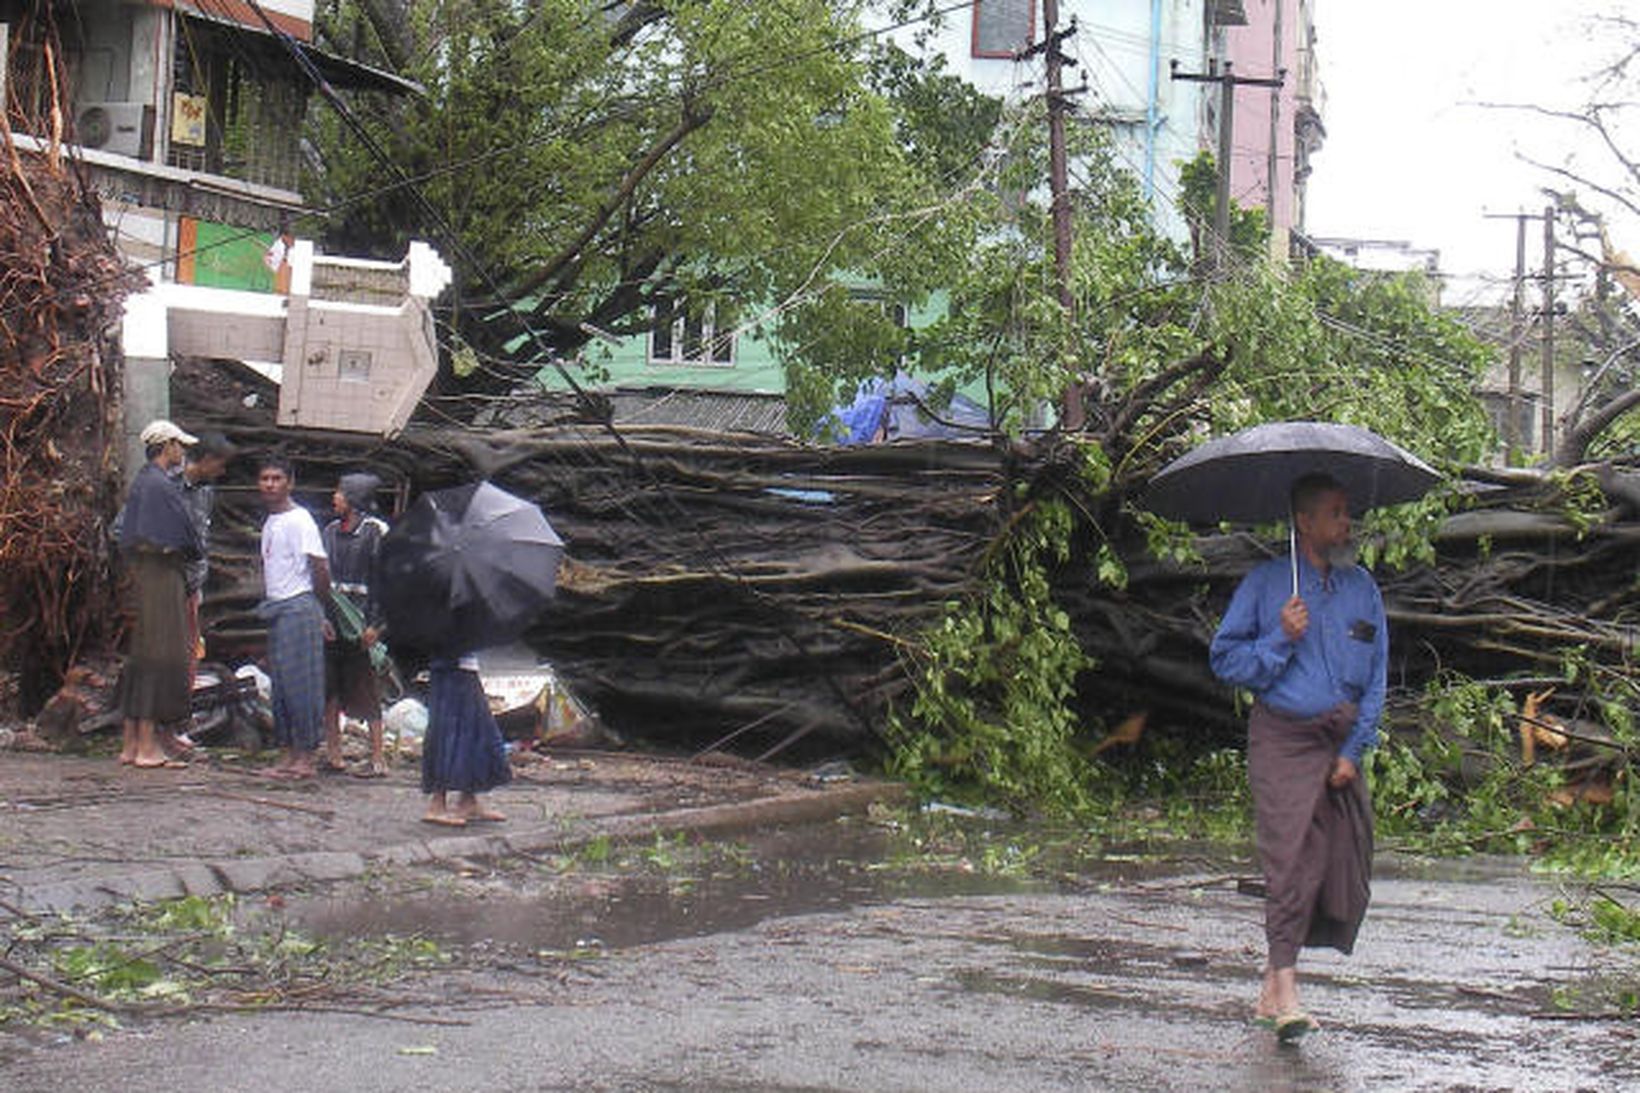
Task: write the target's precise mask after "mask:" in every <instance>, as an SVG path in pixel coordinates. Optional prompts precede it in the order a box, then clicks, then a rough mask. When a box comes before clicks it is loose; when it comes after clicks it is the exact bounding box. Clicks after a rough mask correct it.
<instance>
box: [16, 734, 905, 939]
mask: <svg viewBox="0 0 1640 1093" xmlns="http://www.w3.org/2000/svg"><path fill="white" fill-rule="evenodd" d="M240 767H241V764H239V763H229V762H221V763H218V762H213V761H202V762H196V763H195V764H194V765H193V766H191V767H189V768H188V769H186V770H154V771H138V770H132V769H130V768H121V767H119V766H118V765H117V764H116V763H115V762H114V761H113V760H112V759H80V758H68V757H62V756H55V755H38V754H23V753H15V752H12V753H0V901H3V902H4V903H5V904H11V905H12V906H13V907H14V908H20V909H23V910H26V911H29V912H39V911H58V910H69V909H72V908H93V907H98V906H103V905H107V904H110V903H116V902H124V901H129V900H159V899H170V898H175V897H179V896H185V895H202V896H207V895H216V894H219V893H223V892H253V891H259V890H263V889H268V888H277V887H281V886H285V885H296V884H302V883H310V882H324V881H335V880H342V879H346V878H349V877H355V876H358V875H360V874H362V873H364V872H365V871H367V870H369V869H370V868H371V867H372V866H380V865H391V864H412V863H417V862H428V861H434V860H438V859H441V858H488V857H498V856H502V855H506V854H515V853H536V852H552V851H555V850H561V849H567V848H570V847H574V846H577V845H580V844H583V843H585V842H587V841H589V840H592V839H595V838H599V837H605V838H610V839H634V838H649V837H653V836H654V835H656V834H661V833H667V832H677V831H702V832H723V831H729V830H734V829H745V828H751V827H758V826H764V825H769V824H776V823H795V822H805V821H813V820H820V819H826V818H830V817H833V816H836V815H840V814H842V813H846V812H852V811H859V810H863V809H864V808H866V807H867V806H868V805H869V804H871V803H872V802H875V801H885V800H893V799H898V798H899V797H900V796H902V794H903V788H902V787H901V786H899V785H897V784H895V783H891V782H877V781H863V780H862V781H850V782H841V783H827V784H821V783H819V782H817V781H816V780H814V779H813V778H811V777H809V776H807V775H805V774H802V773H800V772H794V771H786V770H780V769H777V768H772V767H760V766H754V765H751V764H741V763H733V764H730V765H703V764H696V763H690V762H686V761H683V760H679V759H666V758H656V757H647V756H638V755H631V754H623V753H577V754H575V755H560V756H554V757H551V758H548V759H547V760H545V761H543V762H536V763H532V764H530V765H528V766H524V767H520V768H515V770H514V774H515V778H514V781H513V782H512V784H511V785H509V786H506V787H504V788H503V789H500V790H497V791H496V792H495V793H494V794H491V795H487V796H486V800H489V801H491V802H492V803H493V804H494V805H495V806H496V807H497V808H499V809H500V810H501V811H502V812H505V813H506V814H507V815H508V817H509V821H508V822H507V823H505V824H495V825H482V826H481V825H476V824H475V825H472V826H470V827H467V828H465V829H451V828H439V827H434V826H431V825H428V824H423V823H421V822H420V817H421V814H422V810H423V809H424V807H425V798H423V796H422V794H421V789H420V784H419V774H418V771H417V769H416V767H415V766H414V765H413V764H400V765H398V766H395V767H394V768H393V771H392V773H391V774H390V775H389V777H387V778H384V779H379V780H360V779H355V778H350V777H347V776H345V775H327V776H324V777H321V778H319V779H317V780H315V781H313V782H309V783H305V784H291V783H286V782H276V781H271V780H268V779H265V778H261V777H258V776H256V775H254V774H253V773H250V772H248V771H246V770H243V769H240Z"/></svg>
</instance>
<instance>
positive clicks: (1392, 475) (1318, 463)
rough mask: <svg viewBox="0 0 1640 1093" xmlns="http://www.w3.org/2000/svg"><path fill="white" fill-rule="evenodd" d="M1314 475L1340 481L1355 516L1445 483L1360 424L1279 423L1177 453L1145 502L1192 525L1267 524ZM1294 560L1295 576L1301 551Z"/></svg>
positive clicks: (1285, 513) (1278, 516)
mask: <svg viewBox="0 0 1640 1093" xmlns="http://www.w3.org/2000/svg"><path fill="white" fill-rule="evenodd" d="M1317 472H1319V473H1322V474H1328V475H1331V476H1332V477H1333V478H1335V479H1337V480H1338V481H1339V483H1340V484H1341V485H1343V487H1344V491H1345V492H1346V493H1347V494H1348V495H1349V500H1350V510H1351V511H1352V512H1354V513H1356V514H1357V515H1359V514H1360V513H1363V512H1365V511H1367V510H1368V509H1373V508H1379V507H1381V506H1383V505H1398V504H1400V503H1402V502H1403V501H1416V500H1417V499H1418V498H1420V497H1422V496H1423V495H1424V494H1426V493H1428V492H1429V491H1430V489H1431V488H1433V487H1434V485H1435V484H1436V483H1437V482H1439V481H1440V480H1441V476H1440V475H1439V474H1438V473H1437V472H1436V471H1435V470H1434V469H1433V468H1431V467H1430V466H1429V465H1428V464H1427V463H1425V462H1424V461H1423V460H1421V459H1419V458H1418V457H1417V456H1415V455H1413V454H1412V453H1410V452H1408V451H1406V450H1405V449H1403V448H1400V447H1398V446H1396V445H1394V444H1392V443H1390V442H1389V441H1387V440H1385V439H1384V438H1383V437H1381V436H1379V435H1378V434H1377V433H1374V432H1373V431H1371V430H1370V429H1363V428H1361V427H1360V426H1359V425H1334V424H1331V423H1329V422H1323V421H1276V422H1270V423H1268V424H1265V425H1255V426H1253V427H1252V428H1251V429H1243V430H1242V431H1241V432H1239V433H1234V434H1232V435H1230V436H1224V437H1219V438H1217V439H1215V440H1209V441H1208V442H1207V443H1206V444H1203V445H1202V446H1201V447H1199V448H1196V449H1195V450H1194V451H1191V452H1188V453H1186V454H1184V455H1182V456H1180V457H1179V458H1178V459H1175V460H1174V461H1173V462H1171V463H1169V464H1168V465H1167V466H1166V467H1163V468H1162V469H1161V471H1160V472H1158V473H1157V475H1156V477H1154V478H1152V479H1151V480H1150V485H1149V486H1148V487H1146V489H1145V492H1144V496H1143V498H1142V500H1143V503H1144V505H1145V507H1146V508H1148V509H1150V510H1151V511H1152V512H1155V513H1157V514H1158V515H1161V516H1166V517H1169V518H1171V519H1174V520H1184V521H1186V522H1188V523H1192V524H1216V523H1219V522H1220V521H1228V522H1230V523H1237V524H1262V523H1270V522H1272V521H1275V520H1281V519H1284V518H1286V517H1287V516H1288V515H1289V513H1288V494H1289V492H1290V490H1291V489H1292V485H1293V483H1294V482H1295V481H1297V480H1298V479H1300V478H1302V477H1303V476H1304V475H1306V474H1312V473H1317ZM1293 564H1294V566H1295V574H1296V566H1297V557H1296V553H1295V557H1294V563H1293ZM1294 585H1295V588H1296V585H1297V578H1296V576H1295V578H1294Z"/></svg>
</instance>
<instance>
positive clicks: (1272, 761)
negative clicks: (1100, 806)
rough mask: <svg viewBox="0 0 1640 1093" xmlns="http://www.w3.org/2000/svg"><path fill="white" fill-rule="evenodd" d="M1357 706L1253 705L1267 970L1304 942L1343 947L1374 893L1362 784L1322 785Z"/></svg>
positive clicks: (1292, 960) (1252, 772) (1251, 757)
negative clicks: (1289, 712)
mask: <svg viewBox="0 0 1640 1093" xmlns="http://www.w3.org/2000/svg"><path fill="white" fill-rule="evenodd" d="M1355 713H1356V711H1355V707H1354V706H1353V705H1351V704H1349V703H1344V704H1342V705H1340V706H1336V707H1334V708H1333V709H1331V710H1328V711H1327V712H1326V713H1324V714H1321V715H1319V716H1316V717H1311V718H1304V719H1297V718H1292V717H1288V716H1286V715H1284V714H1282V713H1280V712H1278V711H1276V710H1272V709H1270V708H1269V707H1268V706H1266V705H1264V704H1263V703H1262V702H1261V703H1257V704H1255V705H1254V707H1253V713H1252V716H1251V717H1250V718H1249V720H1248V725H1247V731H1248V735H1247V774H1248V779H1249V781H1250V782H1251V785H1252V790H1253V812H1254V820H1255V837H1256V839H1257V842H1258V853H1259V861H1260V864H1261V865H1262V866H1263V868H1264V883H1265V887H1266V894H1265V897H1264V935H1265V940H1266V941H1267V942H1268V944H1269V950H1270V966H1271V967H1273V968H1290V967H1292V966H1293V965H1295V964H1297V963H1298V950H1299V949H1300V948H1301V947H1310V948H1316V947H1327V948H1333V949H1337V950H1338V951H1339V952H1342V953H1348V952H1350V951H1351V950H1352V949H1353V948H1354V947H1355V935H1356V933H1357V932H1358V931H1359V930H1360V928H1361V920H1362V919H1363V918H1364V917H1365V916H1366V913H1367V901H1368V900H1369V899H1370V898H1371V895H1372V889H1371V882H1372V805H1371V801H1370V799H1369V797H1368V795H1367V787H1366V780H1365V779H1364V778H1356V779H1355V781H1353V782H1351V783H1350V784H1349V785H1347V786H1345V787H1344V788H1343V789H1333V788H1331V787H1330V786H1328V785H1327V775H1328V774H1329V773H1331V771H1332V764H1333V760H1334V759H1336V758H1337V757H1338V752H1339V749H1341V748H1342V747H1343V746H1344V741H1345V740H1346V739H1348V737H1349V734H1350V729H1351V728H1352V727H1353V726H1354V724H1355Z"/></svg>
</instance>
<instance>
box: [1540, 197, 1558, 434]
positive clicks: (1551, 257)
mask: <svg viewBox="0 0 1640 1093" xmlns="http://www.w3.org/2000/svg"><path fill="white" fill-rule="evenodd" d="M1538 347H1539V350H1540V352H1541V354H1542V356H1541V357H1540V358H1539V361H1540V366H1541V367H1542V369H1543V375H1542V377H1541V383H1542V385H1543V455H1544V458H1546V459H1551V458H1553V457H1554V454H1555V207H1554V206H1553V205H1550V206H1548V207H1546V208H1545V209H1544V210H1543V337H1542V338H1541V339H1540V340H1539V342H1538Z"/></svg>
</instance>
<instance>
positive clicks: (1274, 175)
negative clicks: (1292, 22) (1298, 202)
mask: <svg viewBox="0 0 1640 1093" xmlns="http://www.w3.org/2000/svg"><path fill="white" fill-rule="evenodd" d="M1281 5H1282V0H1275V26H1274V28H1273V29H1272V30H1271V32H1270V67H1271V68H1272V69H1274V70H1275V71H1277V72H1280V71H1282V69H1283V66H1282V63H1281V62H1282V60H1283V59H1284V57H1283V55H1284V53H1285V46H1286V43H1285V42H1284V41H1283V40H1282V37H1281V31H1282V26H1281V24H1282V19H1281V15H1282V12H1281ZM1280 152H1281V88H1279V87H1274V88H1271V89H1270V155H1269V158H1268V159H1267V160H1266V161H1265V164H1264V175H1265V178H1266V179H1267V180H1268V181H1266V182H1265V184H1264V193H1265V198H1264V199H1265V201H1267V202H1268V203H1269V205H1268V208H1269V210H1270V226H1271V229H1272V230H1271V232H1270V236H1271V239H1272V240H1273V239H1274V238H1275V234H1276V233H1275V231H1274V228H1275V223H1276V187H1277V185H1278V184H1279V183H1280V179H1281V154H1280ZM1278 257H1279V256H1278Z"/></svg>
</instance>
